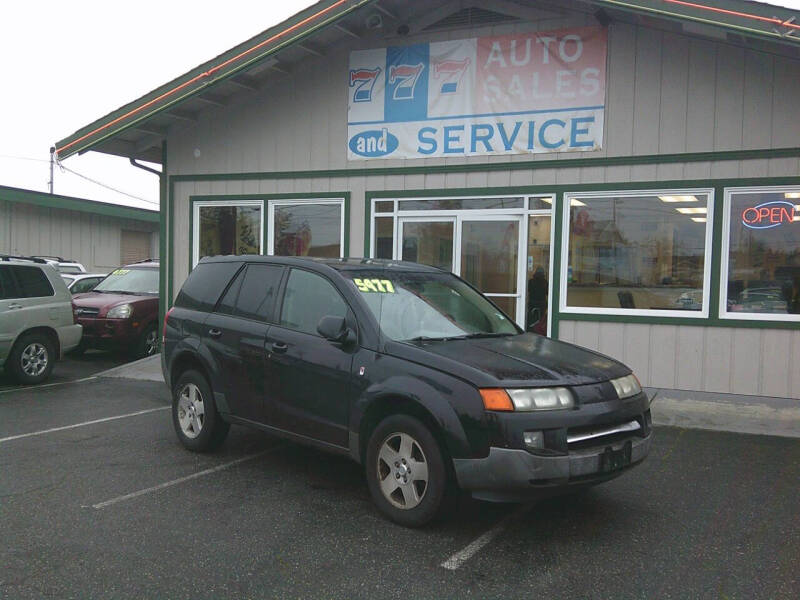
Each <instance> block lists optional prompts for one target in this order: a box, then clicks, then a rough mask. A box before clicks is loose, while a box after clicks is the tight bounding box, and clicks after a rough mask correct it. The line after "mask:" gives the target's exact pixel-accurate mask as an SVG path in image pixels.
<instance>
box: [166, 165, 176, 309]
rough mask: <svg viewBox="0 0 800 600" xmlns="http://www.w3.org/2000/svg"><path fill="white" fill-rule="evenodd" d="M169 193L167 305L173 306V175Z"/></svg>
mask: <svg viewBox="0 0 800 600" xmlns="http://www.w3.org/2000/svg"><path fill="white" fill-rule="evenodd" d="M167 180H168V186H167V187H168V188H169V193H168V194H167V236H168V237H167V242H168V243H167V246H168V248H169V249H168V254H169V262H168V265H169V271H168V273H167V276H168V277H169V281H168V282H167V289H168V290H169V297H168V298H167V306H168V307H169V308H172V302H173V298H174V297H175V294H174V293H173V291H174V286H175V281H174V280H175V235H174V234H175V217H174V215H175V182H174V181H173V178H172V177H169V176H167Z"/></svg>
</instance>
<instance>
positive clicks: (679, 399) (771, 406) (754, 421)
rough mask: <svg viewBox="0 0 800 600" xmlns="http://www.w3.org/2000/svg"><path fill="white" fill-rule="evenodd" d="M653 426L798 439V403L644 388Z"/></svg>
mask: <svg viewBox="0 0 800 600" xmlns="http://www.w3.org/2000/svg"><path fill="white" fill-rule="evenodd" d="M645 392H646V393H647V395H648V396H652V395H653V393H656V392H657V394H656V397H655V399H654V400H653V404H652V405H651V407H650V410H651V414H652V415H653V424H654V425H668V426H671V427H684V428H688V429H712V430H715V431H732V432H735V433H752V434H756V435H776V436H781V437H794V438H800V400H794V399H792V398H768V397H763V396H743V395H736V394H714V393H710V392H684V391H680V390H663V389H657V388H646V389H645Z"/></svg>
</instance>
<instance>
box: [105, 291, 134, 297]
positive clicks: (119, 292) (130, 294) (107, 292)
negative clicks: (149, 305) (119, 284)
mask: <svg viewBox="0 0 800 600" xmlns="http://www.w3.org/2000/svg"><path fill="white" fill-rule="evenodd" d="M95 291H96V292H101V293H103V294H124V295H126V296H135V295H136V292H125V291H123V290H95Z"/></svg>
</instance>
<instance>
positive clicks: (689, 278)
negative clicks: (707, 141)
mask: <svg viewBox="0 0 800 600" xmlns="http://www.w3.org/2000/svg"><path fill="white" fill-rule="evenodd" d="M566 198H567V200H568V209H567V210H568V213H567V214H568V219H569V221H568V231H567V243H568V260H566V261H565V263H564V271H565V272H564V273H563V280H564V282H565V285H566V307H565V310H566V311H567V312H569V311H572V312H584V311H585V312H600V313H612V314H613V313H621V314H631V313H635V312H643V313H645V314H651V315H652V314H658V313H665V312H667V311H669V312H668V314H675V315H679V316H705V315H706V314H707V310H708V307H707V302H706V301H705V292H704V290H707V281H708V277H707V269H706V264H707V262H708V258H707V247H708V245H709V243H710V242H709V236H710V224H709V222H708V221H709V217H710V216H711V215H710V213H711V206H712V205H711V202H710V198H711V193H710V191H699V192H698V191H685V190H684V191H680V192H645V193H642V192H624V193H612V194H603V195H600V194H597V195H595V194H576V195H572V196H569V195H568V196H567V197H566ZM657 311H658V312H657ZM672 311H680V312H677V313H673V312H672Z"/></svg>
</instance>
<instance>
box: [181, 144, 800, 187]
mask: <svg viewBox="0 0 800 600" xmlns="http://www.w3.org/2000/svg"><path fill="white" fill-rule="evenodd" d="M769 158H800V148H774V149H761V150H725V151H719V152H686V153H682V154H643V155H640V156H601V157H594V158H559V159H546V160H524V161H513V162H496V163H485V162H484V163H475V162H470V163H466V164H458V165H428V166H416V167H360V168H352V169H329V170H320V171H265V172H243V173H196V174H191V175H175V176H174V177H173V179H175V181H239V180H241V181H247V180H252V179H264V180H269V179H313V178H341V177H383V176H387V175H431V174H436V173H451V174H452V173H487V172H494V171H526V170H527V171H536V170H541V169H564V168H567V169H577V168H584V167H585V168H590V167H620V166H623V167H624V166H636V165H660V164H672V163H684V162H687V163H688V162H718V161H729V160H764V159H769Z"/></svg>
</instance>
